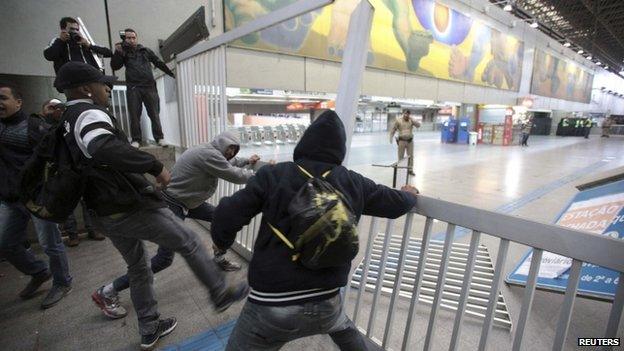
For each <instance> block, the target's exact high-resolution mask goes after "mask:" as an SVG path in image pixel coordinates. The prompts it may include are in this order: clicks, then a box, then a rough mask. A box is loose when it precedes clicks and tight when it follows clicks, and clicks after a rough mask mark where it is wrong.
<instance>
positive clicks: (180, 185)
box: [91, 132, 260, 319]
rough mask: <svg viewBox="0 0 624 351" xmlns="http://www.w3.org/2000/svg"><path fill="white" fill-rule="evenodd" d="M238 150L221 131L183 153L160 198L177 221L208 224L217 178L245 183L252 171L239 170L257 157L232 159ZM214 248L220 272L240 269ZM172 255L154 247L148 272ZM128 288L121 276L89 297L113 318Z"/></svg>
mask: <svg viewBox="0 0 624 351" xmlns="http://www.w3.org/2000/svg"><path fill="white" fill-rule="evenodd" d="M239 149H240V142H239V141H238V138H237V137H236V134H234V133H231V132H224V133H221V134H219V135H217V137H216V138H215V139H214V140H213V141H211V142H210V143H205V144H200V145H197V146H194V147H192V148H190V149H188V150H186V151H185V152H184V153H183V154H182V155H181V156H180V158H179V159H178V160H177V161H176V163H175V165H174V166H173V170H172V171H171V182H170V183H169V185H168V186H167V189H166V190H164V191H163V192H162V193H163V197H164V199H165V201H166V202H167V205H169V208H170V209H171V211H172V212H173V213H174V214H175V215H176V216H178V217H179V218H180V219H182V220H184V219H185V218H187V217H188V218H193V219H200V220H203V221H207V222H212V214H213V212H214V206H212V205H211V204H209V203H207V202H206V200H208V199H209V198H210V197H211V196H212V195H213V194H214V192H215V190H216V189H217V183H218V180H219V178H220V179H224V180H226V181H228V182H231V183H235V184H245V183H246V182H247V180H248V179H249V178H251V176H253V175H254V172H253V170H251V169H248V168H243V167H245V166H247V165H252V166H253V165H255V164H256V162H258V160H260V157H258V155H252V156H251V157H249V158H240V157H235V156H236V154H237V153H238V151H239ZM213 249H214V254H215V256H214V260H215V263H217V265H218V266H219V267H221V269H223V270H224V271H236V270H239V269H240V268H241V266H240V265H239V264H237V263H234V262H231V261H229V260H227V259H226V258H225V253H226V250H220V249H218V248H217V247H216V246H213ZM173 256H174V252H173V251H172V250H169V249H168V248H165V247H162V246H160V247H158V252H157V253H156V255H155V256H154V257H152V259H151V267H152V272H154V273H156V272H160V271H162V270H164V269H165V268H167V267H169V266H171V264H172V263H173ZM129 286H130V284H129V280H128V276H127V275H124V276H121V277H119V278H117V279H115V280H114V281H113V282H112V283H109V284H107V285H104V286H102V287H100V288H99V289H97V290H96V291H95V292H94V293H93V294H92V296H91V298H92V299H93V301H94V302H95V304H96V305H97V306H98V307H100V309H101V310H102V312H103V313H104V315H106V316H108V317H110V318H113V319H116V318H122V317H124V316H125V315H126V314H127V312H126V310H125V309H124V308H123V306H121V305H120V304H119V297H118V292H120V291H122V290H124V289H127V288H128V287H129Z"/></svg>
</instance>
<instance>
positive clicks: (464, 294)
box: [449, 230, 481, 351]
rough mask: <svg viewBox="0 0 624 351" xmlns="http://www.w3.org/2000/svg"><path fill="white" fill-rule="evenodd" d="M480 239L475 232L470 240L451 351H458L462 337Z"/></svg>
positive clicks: (478, 233)
mask: <svg viewBox="0 0 624 351" xmlns="http://www.w3.org/2000/svg"><path fill="white" fill-rule="evenodd" d="M479 239H481V233H480V232H478V231H476V230H473V231H472V238H470V249H469V250H468V260H467V262H466V269H465V271H464V283H463V284H462V290H461V296H460V298H459V303H458V305H457V313H456V314H455V324H454V325H453V334H452V336H451V346H450V347H449V350H450V351H455V350H457V347H458V345H459V339H460V335H461V323H462V318H463V316H464V312H465V310H466V302H467V301H468V295H470V283H471V281H472V270H473V269H474V264H475V259H476V258H477V251H478V249H479Z"/></svg>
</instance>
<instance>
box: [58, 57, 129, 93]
mask: <svg viewBox="0 0 624 351" xmlns="http://www.w3.org/2000/svg"><path fill="white" fill-rule="evenodd" d="M116 80H117V77H115V76H105V75H104V74H103V73H102V72H100V70H99V69H97V68H95V67H93V66H91V65H89V64H86V63H84V62H76V61H70V62H67V63H66V64H64V65H63V66H61V69H60V70H59V71H58V73H57V74H56V79H55V80H54V87H56V88H57V89H59V90H61V91H62V90H65V89H69V88H75V87H79V86H81V85H85V84H89V83H96V82H99V83H104V84H108V85H112V84H113V82H115V81H116Z"/></svg>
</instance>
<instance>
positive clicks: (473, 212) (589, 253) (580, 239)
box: [224, 185, 624, 350]
mask: <svg viewBox="0 0 624 351" xmlns="http://www.w3.org/2000/svg"><path fill="white" fill-rule="evenodd" d="M241 187H242V186H237V185H232V186H230V187H229V188H228V190H229V191H232V192H233V191H236V190H238V189H240V188H241ZM226 188H227V187H226ZM224 195H226V194H224ZM419 216H423V217H424V230H423V233H422V237H421V239H420V240H419V243H420V250H419V253H420V255H419V256H420V257H419V259H418V260H417V263H418V265H417V269H416V274H415V276H414V277H413V284H411V286H409V287H406V286H402V281H403V275H404V273H405V268H406V266H407V264H408V262H409V259H408V251H409V244H410V242H411V241H412V240H413V239H414V238H415V237H414V232H413V230H412V228H413V226H414V221H415V219H416V218H418V217H419ZM259 219H260V216H258V217H256V218H254V219H253V220H252V221H251V222H250V223H249V225H247V226H246V227H245V228H243V230H242V231H241V232H240V233H239V234H238V236H237V238H236V242H235V245H234V247H233V248H234V250H235V251H237V252H238V253H240V254H241V255H243V256H244V257H246V258H247V259H250V258H251V255H252V252H253V244H254V242H255V238H256V235H257V234H256V233H257V231H258V229H259V225H260V222H259ZM379 221H380V219H377V218H372V219H370V220H369V219H367V218H362V220H361V222H360V224H361V225H360V228H359V233H360V237H363V236H364V235H366V233H368V239H367V240H366V245H365V246H363V247H365V251H364V253H363V269H362V270H359V271H357V270H356V271H355V272H354V273H353V276H352V278H355V279H353V281H356V282H357V281H359V280H360V279H363V280H364V281H366V280H367V278H368V276H369V273H370V267H371V259H372V257H373V247H374V244H375V240H376V239H378V236H382V237H383V249H382V250H381V251H380V252H378V253H377V254H378V256H380V257H378V258H377V259H378V260H379V263H378V265H379V267H380V271H379V272H378V276H377V277H376V278H377V279H376V282H377V283H376V285H375V287H374V289H373V291H372V292H373V294H372V301H370V300H369V301H365V297H364V294H365V289H362V288H358V289H357V291H356V292H355V291H354V290H355V289H354V288H353V286H354V285H355V286H357V284H349V285H348V286H347V288H346V293H345V295H346V298H345V305H346V306H350V305H351V304H352V305H353V313H351V318H352V319H353V321H354V322H355V323H356V325H358V327H360V329H361V330H363V332H364V333H365V334H366V335H367V336H368V337H369V338H371V339H373V340H375V341H377V340H376V339H375V337H374V334H375V332H379V331H380V329H381V334H382V338H381V340H380V341H377V342H378V343H379V344H381V346H382V348H383V349H385V350H388V349H389V348H390V344H391V341H393V343H394V344H400V345H401V346H400V349H401V350H412V349H414V344H415V342H414V340H413V334H414V330H415V329H416V327H417V325H416V324H415V321H416V318H415V317H416V316H415V314H416V308H417V306H418V305H419V302H421V301H422V302H426V301H425V300H427V299H429V304H431V305H432V306H433V307H432V309H431V312H430V314H429V319H428V325H427V331H426V336H425V339H424V340H425V341H424V346H423V349H424V350H430V349H432V347H433V344H434V342H435V332H436V328H435V324H436V320H437V317H438V312H439V310H440V308H441V307H444V306H443V305H444V303H443V301H444V294H445V293H448V286H449V283H448V280H449V279H451V278H449V275H450V274H449V262H450V260H451V255H452V247H453V239H454V233H455V228H456V227H459V226H461V227H464V228H469V229H471V230H472V237H471V240H470V245H469V248H468V252H467V257H466V260H465V272H466V273H465V277H464V279H463V281H462V282H461V289H460V290H459V294H458V295H459V296H458V298H457V304H456V305H455V306H454V308H453V310H455V311H456V314H455V320H454V323H453V331H452V336H451V340H450V347H449V350H457V349H458V348H459V345H460V337H461V332H462V322H463V321H464V317H465V316H466V315H471V314H470V313H467V307H468V306H469V305H470V302H469V296H470V292H471V291H473V290H474V289H473V288H472V287H471V285H473V284H475V283H476V282H477V280H478V279H477V277H476V276H475V275H474V272H475V262H478V256H479V242H480V240H481V236H482V234H487V235H490V236H493V237H497V238H499V240H500V243H499V246H498V253H497V257H496V261H495V262H496V264H495V267H494V270H493V272H492V276H491V289H490V291H489V296H488V297H487V304H486V305H485V309H484V313H483V325H482V328H481V334H480V339H479V346H478V350H485V349H486V346H487V345H488V340H489V337H490V334H491V330H492V326H493V323H494V321H495V317H496V313H497V309H496V305H497V303H498V302H499V290H500V285H501V282H502V280H503V276H504V273H505V272H504V271H503V270H504V267H505V263H506V261H507V257H508V250H509V245H510V243H512V242H513V243H519V244H523V245H526V246H529V247H532V248H533V249H534V254H533V257H532V260H531V268H530V271H529V275H528V279H527V286H526V288H525V291H524V297H523V301H522V307H521V311H520V315H519V318H518V322H517V324H516V326H515V333H514V336H513V345H512V346H511V349H512V350H520V348H521V345H522V342H523V338H524V334H525V330H526V327H527V323H528V322H529V319H530V318H529V317H530V313H531V305H532V302H533V297H534V294H535V288H536V283H537V278H538V272H539V266H540V263H541V257H542V254H543V252H544V251H549V252H553V253H556V254H559V255H562V256H566V257H570V258H572V259H573V261H572V262H573V263H572V267H571V271H570V276H569V280H568V285H567V289H566V292H565V296H564V301H563V305H562V307H561V312H560V315H559V319H558V324H557V330H556V335H555V338H554V340H553V347H552V349H553V350H562V349H563V347H564V344H565V339H566V336H567V333H568V329H569V326H570V322H571V319H572V309H573V306H574V302H575V298H576V291H577V287H578V283H579V280H580V271H581V264H582V263H583V262H588V263H593V264H596V265H599V266H602V267H605V268H608V269H612V270H614V271H617V272H619V274H620V281H622V280H624V273H623V272H624V241H622V240H618V239H613V238H611V237H608V236H601V235H596V234H591V233H586V232H581V231H577V230H572V229H568V228H565V227H560V226H556V225H552V224H545V223H540V222H536V221H532V220H528V219H523V218H520V217H515V216H509V215H505V214H500V213H496V212H492V211H487V210H482V209H477V208H473V207H469V206H465V205H461V204H456V203H452V202H448V201H444V200H440V199H435V198H431V197H427V196H423V195H419V196H418V203H417V206H416V207H415V208H414V209H413V211H412V212H411V213H409V214H407V215H405V216H404V217H402V218H399V219H397V220H388V221H387V224H386V230H385V232H381V233H380V232H378V230H377V227H378V226H379ZM434 221H436V222H445V223H447V227H446V236H445V240H444V242H443V244H442V245H443V249H442V252H441V256H440V260H439V269H438V270H437V272H438V284H437V287H436V288H435V293H434V294H433V299H432V300H431V298H428V297H427V294H424V293H423V282H424V281H425V279H424V275H425V274H426V270H427V268H426V263H427V262H428V257H427V255H429V253H430V252H431V249H430V248H431V245H432V240H431V235H432V234H431V233H432V228H433V225H434ZM365 222H369V223H368V224H363V223H365ZM401 224H402V225H403V232H402V235H401V236H400V240H399V241H396V242H395V243H394V244H395V245H397V244H398V245H400V251H399V256H398V259H397V260H396V262H397V263H396V266H395V267H392V270H393V272H392V274H393V275H394V276H395V279H394V286H393V287H392V289H387V287H386V293H387V294H388V292H389V295H390V302H389V304H388V307H387V311H386V318H385V320H384V319H383V318H382V319H380V308H381V306H382V304H381V303H380V296H381V294H382V290H383V289H384V286H383V281H384V279H383V276H384V275H385V274H388V272H389V268H388V255H389V248H390V242H391V238H392V235H391V234H392V231H393V230H394V228H396V227H397V226H399V227H400V226H401ZM361 241H362V240H361ZM362 244H364V242H362ZM406 289H407V290H409V292H410V294H409V296H410V297H409V306H408V308H407V318H406V321H405V322H404V324H403V325H395V324H396V323H397V316H396V313H397V311H398V310H399V309H398V305H399V299H400V298H402V296H405V294H404V293H405V291H406ZM352 295H355V296H352ZM353 299H354V300H353ZM364 304H367V305H370V306H371V307H370V312H369V313H368V314H366V315H364V313H363V312H362V308H363V305H364ZM623 307H624V284H622V283H619V284H618V287H617V291H616V295H615V299H614V301H613V304H612V307H611V312H610V315H609V318H608V322H607V328H606V331H605V333H604V336H605V337H616V333H617V331H618V326H619V321H620V318H621V316H622V310H623ZM473 315H474V314H473ZM362 317H364V319H363V320H360V319H361V318H362ZM377 323H381V324H380V326H377ZM397 338H398V339H397ZM399 341H400V342H399Z"/></svg>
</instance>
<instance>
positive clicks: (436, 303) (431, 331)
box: [423, 223, 455, 350]
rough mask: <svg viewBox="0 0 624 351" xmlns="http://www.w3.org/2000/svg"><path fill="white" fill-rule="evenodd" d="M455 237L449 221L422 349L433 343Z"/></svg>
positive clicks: (453, 227)
mask: <svg viewBox="0 0 624 351" xmlns="http://www.w3.org/2000/svg"><path fill="white" fill-rule="evenodd" d="M454 238H455V224H452V223H449V224H448V225H447V227H446V237H445V238H444V250H443V251H442V262H441V263H440V270H439V272H438V286H437V289H436V293H435V296H434V298H433V306H432V307H431V314H430V315H429V326H428V327H427V336H426V337H425V347H424V348H423V350H430V349H431V345H432V344H433V336H434V335H435V322H436V318H437V316H438V309H439V307H440V300H442V294H443V293H444V285H445V284H446V269H447V268H448V261H449V257H450V256H451V248H452V245H453V239H454Z"/></svg>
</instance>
